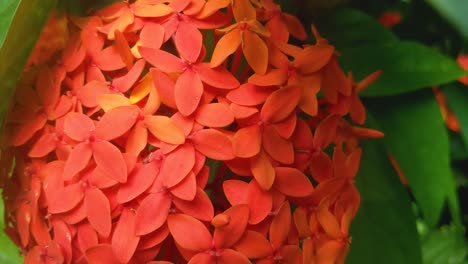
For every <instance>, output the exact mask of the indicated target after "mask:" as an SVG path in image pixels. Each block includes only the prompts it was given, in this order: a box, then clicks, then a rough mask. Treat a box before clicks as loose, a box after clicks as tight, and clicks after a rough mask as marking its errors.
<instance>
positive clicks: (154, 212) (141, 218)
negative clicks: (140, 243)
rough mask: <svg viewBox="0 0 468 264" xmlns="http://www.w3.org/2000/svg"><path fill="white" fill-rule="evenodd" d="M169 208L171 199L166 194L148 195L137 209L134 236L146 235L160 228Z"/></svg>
mask: <svg viewBox="0 0 468 264" xmlns="http://www.w3.org/2000/svg"><path fill="white" fill-rule="evenodd" d="M170 207H171V197H170V196H169V195H167V194H166V193H164V192H159V193H150V194H148V196H146V197H145V199H143V201H142V202H141V204H140V206H139V207H138V209H137V214H136V221H135V232H136V235H138V236H141V235H146V234H149V233H151V232H153V231H154V230H156V229H158V228H160V227H161V226H162V225H163V224H164V223H165V222H166V219H167V215H168V214H169V208H170Z"/></svg>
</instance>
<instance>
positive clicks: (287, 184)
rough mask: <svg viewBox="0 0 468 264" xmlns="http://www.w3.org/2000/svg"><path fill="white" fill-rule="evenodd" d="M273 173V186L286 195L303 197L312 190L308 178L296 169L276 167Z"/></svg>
mask: <svg viewBox="0 0 468 264" xmlns="http://www.w3.org/2000/svg"><path fill="white" fill-rule="evenodd" d="M275 174H276V177H275V183H274V184H273V186H274V187H275V188H276V189H278V190H279V191H280V192H282V193H283V194H285V195H287V196H292V197H304V196H307V195H310V194H311V193H312V192H313V191H314V187H313V186H312V183H311V182H310V180H309V179H308V178H307V176H306V175H305V174H304V173H302V172H301V171H300V170H298V169H295V168H289V167H276V168H275Z"/></svg>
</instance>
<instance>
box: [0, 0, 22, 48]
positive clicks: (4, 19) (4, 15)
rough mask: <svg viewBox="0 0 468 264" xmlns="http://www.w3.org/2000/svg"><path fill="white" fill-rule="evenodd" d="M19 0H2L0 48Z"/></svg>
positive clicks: (0, 7) (0, 5)
mask: <svg viewBox="0 0 468 264" xmlns="http://www.w3.org/2000/svg"><path fill="white" fill-rule="evenodd" d="M18 5H19V1H7V0H0V49H1V48H2V47H3V43H4V41H5V38H6V35H7V32H8V29H9V28H10V25H11V21H12V20H13V16H14V14H15V11H16V9H17V8H18Z"/></svg>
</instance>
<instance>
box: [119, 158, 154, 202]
mask: <svg viewBox="0 0 468 264" xmlns="http://www.w3.org/2000/svg"><path fill="white" fill-rule="evenodd" d="M158 173H159V166H158V164H157V163H156V162H150V163H147V164H140V165H137V166H136V167H135V169H134V170H133V171H132V173H130V175H128V179H127V182H126V183H125V184H122V185H121V186H120V188H119V190H118V191H117V201H118V202H119V203H121V204H123V203H127V202H129V201H132V200H133V199H135V198H136V197H138V196H139V195H140V194H142V193H143V192H144V191H146V190H148V188H149V187H150V186H151V184H153V182H154V180H155V179H156V176H157V175H158Z"/></svg>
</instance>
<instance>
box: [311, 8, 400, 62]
mask: <svg viewBox="0 0 468 264" xmlns="http://www.w3.org/2000/svg"><path fill="white" fill-rule="evenodd" d="M316 23H317V27H318V28H319V29H320V32H321V33H322V35H323V36H324V37H325V38H327V39H328V40H329V41H330V42H331V44H333V45H335V46H336V47H337V48H338V50H339V52H340V53H341V50H342V49H343V48H349V47H353V46H357V45H362V44H365V43H374V44H378V43H391V42H395V41H398V38H397V37H396V36H395V35H394V34H393V33H392V32H391V31H389V30H388V29H386V28H385V27H384V26H383V25H381V24H380V23H379V22H378V21H377V20H376V19H375V18H373V17H371V16H369V15H367V14H365V13H363V12H362V11H359V10H357V9H340V10H337V11H335V12H334V13H332V14H331V15H328V16H323V17H321V18H319V19H318V21H317V22H316ZM343 29H347V30H343ZM353 70H357V69H353Z"/></svg>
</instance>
